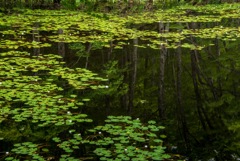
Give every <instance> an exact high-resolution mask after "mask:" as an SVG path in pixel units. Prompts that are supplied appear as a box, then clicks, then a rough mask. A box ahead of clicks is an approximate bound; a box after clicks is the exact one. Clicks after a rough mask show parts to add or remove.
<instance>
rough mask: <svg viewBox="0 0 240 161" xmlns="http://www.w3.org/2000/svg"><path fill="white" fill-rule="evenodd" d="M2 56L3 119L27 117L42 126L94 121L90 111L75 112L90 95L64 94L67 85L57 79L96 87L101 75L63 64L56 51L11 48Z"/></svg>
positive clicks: (75, 85)
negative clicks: (33, 53) (35, 53)
mask: <svg viewBox="0 0 240 161" xmlns="http://www.w3.org/2000/svg"><path fill="white" fill-rule="evenodd" d="M0 57H1V59H0V65H1V66H0V69H1V73H0V80H1V81H0V89H1V90H0V98H1V102H0V105H1V109H0V110H1V113H0V122H2V121H4V120H6V119H13V120H14V121H16V122H22V121H26V120H28V121H31V122H33V123H36V124H37V125H38V126H40V127H43V126H47V125H50V124H54V125H56V126H62V125H73V124H75V123H77V122H92V120H91V119H88V118H86V117H87V115H85V114H80V113H76V112H74V110H77V109H78V108H79V106H81V105H83V102H87V101H90V99H88V98H78V96H77V95H76V94H71V95H70V96H69V97H66V96H63V95H61V93H62V90H64V87H60V86H58V85H57V84H56V83H58V82H60V81H64V82H65V83H66V84H69V85H70V86H72V88H74V89H77V90H78V89H81V90H83V89H86V88H90V86H96V87H95V89H97V88H98V82H99V81H101V80H102V78H100V77H96V76H95V75H96V74H94V73H92V72H91V71H89V70H86V69H81V68H77V69H69V68H66V67H63V66H62V65H61V63H60V62H59V61H58V60H57V59H58V58H60V56H57V55H51V54H49V55H39V56H34V57H30V56H29V53H26V52H18V51H10V52H6V53H0ZM59 78H61V80H60V79H59ZM19 106H20V107H19ZM71 111H73V112H71Z"/></svg>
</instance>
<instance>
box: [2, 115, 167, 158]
mask: <svg viewBox="0 0 240 161" xmlns="http://www.w3.org/2000/svg"><path fill="white" fill-rule="evenodd" d="M105 122H106V124H105V125H104V126H97V127H95V128H93V129H89V130H88V131H86V132H85V134H84V135H83V136H82V134H81V133H80V132H79V129H70V130H69V131H68V132H69V135H68V137H67V138H63V137H62V136H55V137H53V138H52V141H53V143H44V144H43V143H39V144H36V143H33V142H23V143H17V144H14V148H13V149H12V150H11V151H10V152H8V153H7V154H6V158H5V160H14V161H19V160H21V159H25V160H39V161H42V160H46V159H47V160H56V159H59V160H73V161H74V160H81V159H84V158H88V159H92V160H94V158H96V157H98V158H99V159H100V160H108V161H110V160H119V161H120V160H164V159H167V158H170V155H167V154H165V147H163V145H162V142H163V141H162V138H165V135H160V134H161V133H159V132H161V130H162V129H164V127H162V126H157V125H156V122H155V121H149V122H148V124H142V123H141V122H140V120H139V119H135V120H134V119H132V118H131V117H129V116H108V119H107V120H105ZM86 148H89V149H93V150H94V151H93V152H94V153H95V156H94V155H93V154H91V155H85V156H84V157H82V156H80V157H79V158H77V157H74V155H73V154H74V153H78V151H80V150H82V149H86ZM58 151H59V152H60V151H61V153H60V154H61V156H54V155H53V154H54V153H59V152H58ZM90 152H91V151H90Z"/></svg>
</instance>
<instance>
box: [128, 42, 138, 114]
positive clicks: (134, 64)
mask: <svg viewBox="0 0 240 161" xmlns="http://www.w3.org/2000/svg"><path fill="white" fill-rule="evenodd" d="M133 45H134V47H133V52H132V57H131V66H132V68H131V69H132V72H130V74H131V79H130V83H129V84H130V85H129V104H128V113H129V114H131V112H132V109H133V100H134V90H135V84H136V79H137V46H136V45H138V38H136V39H134V40H133Z"/></svg>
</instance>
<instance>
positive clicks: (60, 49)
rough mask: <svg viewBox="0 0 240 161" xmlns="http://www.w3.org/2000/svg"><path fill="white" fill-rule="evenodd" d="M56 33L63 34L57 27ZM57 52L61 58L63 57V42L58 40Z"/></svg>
mask: <svg viewBox="0 0 240 161" xmlns="http://www.w3.org/2000/svg"><path fill="white" fill-rule="evenodd" d="M58 34H59V35H61V34H63V29H58ZM58 54H59V55H61V56H62V57H63V58H64V57H65V43H64V42H58Z"/></svg>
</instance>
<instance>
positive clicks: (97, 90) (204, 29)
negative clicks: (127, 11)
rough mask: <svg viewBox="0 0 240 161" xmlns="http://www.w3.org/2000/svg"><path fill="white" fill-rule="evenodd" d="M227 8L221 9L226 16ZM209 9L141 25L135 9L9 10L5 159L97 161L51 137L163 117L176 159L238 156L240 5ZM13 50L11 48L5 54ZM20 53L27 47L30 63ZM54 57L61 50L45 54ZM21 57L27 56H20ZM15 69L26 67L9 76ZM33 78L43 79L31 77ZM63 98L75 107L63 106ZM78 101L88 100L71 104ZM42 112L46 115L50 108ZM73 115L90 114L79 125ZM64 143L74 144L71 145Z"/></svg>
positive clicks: (4, 36) (0, 83) (0, 151)
mask: <svg viewBox="0 0 240 161" xmlns="http://www.w3.org/2000/svg"><path fill="white" fill-rule="evenodd" d="M219 8H220V7H219ZM219 8H217V9H216V12H219V13H220V11H219ZM205 10H206V12H204V13H201V12H199V10H198V9H196V11H195V10H194V9H193V10H184V14H183V15H184V16H185V20H184V17H183V16H180V17H179V18H176V16H177V15H178V14H175V15H174V16H175V19H174V20H171V19H170V18H169V17H165V18H166V20H164V18H162V19H161V20H160V21H152V22H148V21H151V20H150V19H151V18H154V16H156V18H158V17H160V15H159V14H158V15H154V16H152V17H151V18H150V17H149V19H148V17H145V18H143V20H140V21H141V22H137V20H138V16H137V15H135V16H136V17H134V16H132V17H127V16H125V17H118V18H116V17H114V16H112V15H104V14H103V15H102V14H79V15H77V14H76V13H75V12H72V13H70V12H69V13H67V12H66V11H65V12H63V13H61V12H59V13H58V12H57V11H56V12H57V13H56V12H55V13H51V12H41V11H36V12H35V13H34V12H30V11H27V12H26V13H19V14H13V15H1V16H2V17H1V18H0V41H1V44H0V51H1V53H0V56H1V59H2V61H1V62H0V68H1V71H0V90H1V92H0V111H1V114H0V160H5V159H6V158H7V157H13V158H10V159H9V160H13V159H14V158H15V159H19V160H24V159H26V160H34V155H33V154H39V156H41V157H42V159H43V160H59V159H60V158H61V159H62V160H64V157H65V158H66V157H70V156H73V158H70V159H69V160H71V159H72V160H74V157H75V159H76V158H77V159H76V160H84V159H85V160H87V159H88V160H94V158H95V159H96V156H94V155H93V153H92V151H93V150H94V149H91V147H88V146H86V147H84V148H82V147H81V146H79V145H78V143H76V145H77V146H79V147H80V149H79V147H78V148H77V147H75V148H76V149H79V150H73V151H71V149H70V151H67V150H66V148H65V149H64V148H62V149H61V146H60V148H59V145H60V144H58V145H56V147H57V148H59V150H56V149H55V148H54V146H53V145H55V144H54V143H55V142H54V141H52V140H54V139H53V138H55V139H56V137H57V138H61V139H62V141H63V140H68V141H69V140H70V138H71V137H70V134H71V133H72V131H71V130H74V132H75V131H77V132H79V133H80V134H81V135H84V134H85V135H86V137H88V136H87V135H88V134H87V132H86V131H87V130H86V129H91V128H93V127H94V126H97V125H103V124H104V120H105V119H106V118H107V116H110V115H113V116H125V115H126V116H132V118H133V119H134V120H135V119H137V120H138V118H139V119H140V120H141V121H142V122H144V123H147V122H148V121H149V120H156V121H157V124H158V125H162V126H165V129H164V130H162V132H161V134H164V136H162V139H163V138H164V139H163V141H164V144H163V145H164V146H165V147H166V150H165V151H166V152H167V153H169V154H171V156H172V157H173V158H175V159H176V160H177V159H181V158H185V157H181V156H180V155H183V156H186V157H187V158H190V159H192V160H196V159H200V160H210V159H212V160H237V159H239V158H238V157H239V156H238V154H239V153H240V151H239V149H240V142H239V139H240V131H239V129H240V118H239V116H240V115H239V103H240V102H239V100H240V99H239V97H240V94H239V92H240V86H239V84H240V63H239V60H240V59H239V52H240V39H239V37H240V27H239V26H240V19H239V18H236V14H237V13H238V14H239V9H232V10H230V9H229V10H227V11H222V12H224V13H221V15H219V13H214V12H213V13H211V12H210V11H211V10H210V9H209V8H205ZM208 11H209V12H210V13H209V12H208ZM213 11H214V10H213ZM28 12H29V13H28ZM179 12H180V11H179ZM181 12H182V10H181ZM195 12H196V13H195ZM225 12H226V13H225ZM229 12H230V13H229ZM170 13H171V11H170V12H169V14H170ZM227 13H228V14H227ZM181 14H182V13H181ZM32 15H33V17H31V16H32ZM48 15H51V16H49V17H48ZM224 15H225V17H224ZM231 15H232V17H231ZM61 16H62V17H61ZM170 16H171V15H170ZM172 16H173V15H172ZM201 16H205V17H201ZM227 16H229V17H227ZM43 17H45V18H43ZM71 17H75V18H74V19H73V18H71ZM38 18H39V19H38ZM68 18H69V20H68ZM199 19H200V20H199ZM201 19H202V20H201ZM208 19H209V20H208ZM214 19H215V20H216V21H214V22H211V20H214ZM218 19H220V20H218ZM144 20H145V21H147V22H146V23H144ZM189 20H193V21H192V22H191V21H189ZM196 20H199V21H196ZM99 24H100V25H99ZM38 43H39V44H38ZM45 45H46V46H45ZM9 51H13V53H12V55H11V54H9V53H8V54H6V52H9ZM15 51H19V52H25V51H26V52H28V53H29V54H30V56H29V58H31V60H28V59H25V58H28V56H23V55H24V54H22V55H21V54H20V55H19V54H16V53H15ZM4 53H5V54H4ZM47 54H54V55H59V56H61V57H60V58H59V57H58V58H55V57H54V56H52V57H50V58H49V57H48V58H45V57H44V56H45V55H47ZM18 57H19V59H18ZM12 58H14V59H12ZM20 58H24V59H22V62H21V61H18V60H20ZM10 59H12V60H10ZM41 60H43V62H42V63H39V66H45V67H46V68H44V69H40V67H39V66H38V65H36V64H37V63H38V61H41ZM55 60H58V61H63V62H65V64H63V65H59V63H56V62H55ZM5 62H7V64H6V63H5ZM31 63H32V64H35V65H33V66H31ZM55 66H56V68H55ZM23 67H25V69H27V71H24V68H23ZM15 68H19V69H16V70H15ZM62 68H64V70H62ZM66 68H67V69H66ZM34 69H38V70H36V71H34ZM53 69H54V70H57V72H55V73H54V72H53ZM71 69H72V70H79V71H80V69H84V70H83V71H81V72H82V74H83V76H81V72H78V73H77V75H78V76H79V78H77V79H75V77H77V76H76V75H73V74H72V72H73V71H72V70H71ZM85 69H87V70H85ZM88 70H89V71H88ZM15 71H17V73H20V74H18V75H8V74H6V73H14V72H15ZM51 72H53V73H51ZM61 72H62V73H61ZM91 72H93V73H96V74H98V76H99V77H101V78H96V77H97V76H95V75H94V74H93V75H91ZM49 73H50V74H49ZM89 73H90V74H89ZM71 74H72V75H71ZM24 75H27V76H31V77H32V78H33V80H31V81H30V78H29V77H28V78H27V81H26V80H25V78H23V76H24ZM89 75H91V76H89ZM35 79H36V82H38V83H33V82H34V81H35ZM49 79H51V80H49ZM20 80H22V82H25V84H23V85H20V86H19V87H17V84H14V83H13V82H21V81H20ZM75 80H81V81H80V82H76V81H75ZM74 81H75V82H74ZM9 82H10V83H9ZM26 82H28V83H26ZM47 82H48V83H47ZM84 82H86V83H85V84H84ZM20 84H21V83H20ZM29 84H32V85H33V86H34V88H27V87H26V92H23V91H22V90H21V89H23V88H24V86H28V85H29ZM43 84H44V85H49V86H48V87H46V86H43ZM52 84H55V86H54V85H52ZM58 87H61V88H62V89H58ZM38 88H39V89H38ZM36 91H37V92H36ZM21 92H22V93H21ZM31 92H33V93H34V92H35V94H32V93H31ZM18 93H20V95H23V94H24V95H26V97H25V96H24V98H23V97H22V96H18V95H17V94H18ZM36 93H40V94H39V95H37V94H36ZM28 94H29V95H28ZM37 97H39V98H37ZM28 98H29V99H28ZM46 98H50V99H46ZM51 98H52V99H53V100H56V101H55V103H54V101H53V102H51ZM89 99H90V101H89ZM62 100H64V103H65V104H67V105H68V106H64V105H61V101H62ZM75 101H79V102H80V103H82V104H81V105H79V107H78V108H71V107H72V105H71V103H73V104H74V103H75ZM30 102H31V103H30ZM40 102H44V103H42V104H41V103H40ZM56 102H57V103H56ZM69 103H70V104H69ZM36 104H40V105H41V106H37V105H36ZM73 106H77V104H76V103H75V104H74V105H73ZM33 107H34V108H33ZM41 107H46V108H45V109H41ZM16 108H17V109H18V110H16V111H14V109H16ZM37 109H39V110H40V109H41V110H43V111H44V110H45V111H48V112H47V113H46V115H43V114H41V111H40V112H37V111H38V110H37ZM50 109H52V111H51V110H50ZM43 113H44V112H43ZM63 113H64V114H63ZM53 114H54V115H53ZM69 114H73V115H72V116H74V117H72V118H71V117H69ZM75 114H76V115H75ZM80 114H81V116H80ZM83 114H87V115H86V116H85V115H84V116H83ZM58 116H61V118H60V117H59V118H58ZM35 117H36V119H35ZM86 117H87V118H89V119H86ZM21 118H24V119H21ZM53 118H56V119H55V120H54V119H53ZM73 118H74V119H75V120H77V119H79V118H81V119H82V120H80V121H76V122H74V119H73ZM84 119H85V120H84ZM72 121H73V123H72ZM89 122H90V123H89ZM57 123H59V124H57ZM98 134H99V135H98ZM144 135H145V134H144ZM159 135H160V134H159ZM165 135H166V136H167V138H165ZM89 137H92V139H93V140H94V138H98V137H104V136H103V135H102V134H101V133H99V132H98V133H97V132H96V134H95V133H94V134H93V135H91V136H90V135H89ZM105 137H107V135H105ZM23 142H31V143H34V145H32V147H31V144H30V145H28V144H26V146H25V147H28V146H29V147H28V150H25V151H24V148H23V147H24V146H23V145H22V149H21V148H20V147H21V146H18V145H16V144H17V143H23ZM56 142H57V141H56ZM73 142H74V140H73ZM75 142H76V140H75ZM13 144H15V146H13ZM35 144H36V145H37V146H36V147H35ZM66 144H68V145H69V146H71V143H70V142H68V143H66ZM79 144H80V143H79ZM81 144H82V143H81ZM61 145H62V144H61ZM130 145H131V143H130ZM141 146H143V147H145V146H146V145H141ZM149 146H150V143H149ZM14 147H15V151H14V150H13V151H11V149H13V148H14ZM43 147H44V148H43ZM17 148H19V149H17ZM31 148H32V150H33V152H31V150H29V149H31ZM34 148H36V149H34ZM109 148H110V146H109ZM16 149H17V150H16ZM73 149H74V148H73ZM18 151H21V152H19V153H18ZM22 151H23V152H22ZM64 154H66V155H67V156H63V155H64ZM159 154H160V153H159ZM177 154H180V155H177ZM61 155H62V156H61ZM32 157H33V158H32ZM35 157H36V156H35ZM41 157H36V160H41ZM109 158H110V157H109ZM98 159H99V158H98ZM102 159H104V158H102ZM105 159H106V158H105ZM125 159H126V158H125ZM127 159H130V158H127ZM65 160H68V159H65ZM96 160H97V159H96ZM106 160H107V159H106ZM149 160H154V159H151V158H149ZM156 160H158V159H156Z"/></svg>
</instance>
